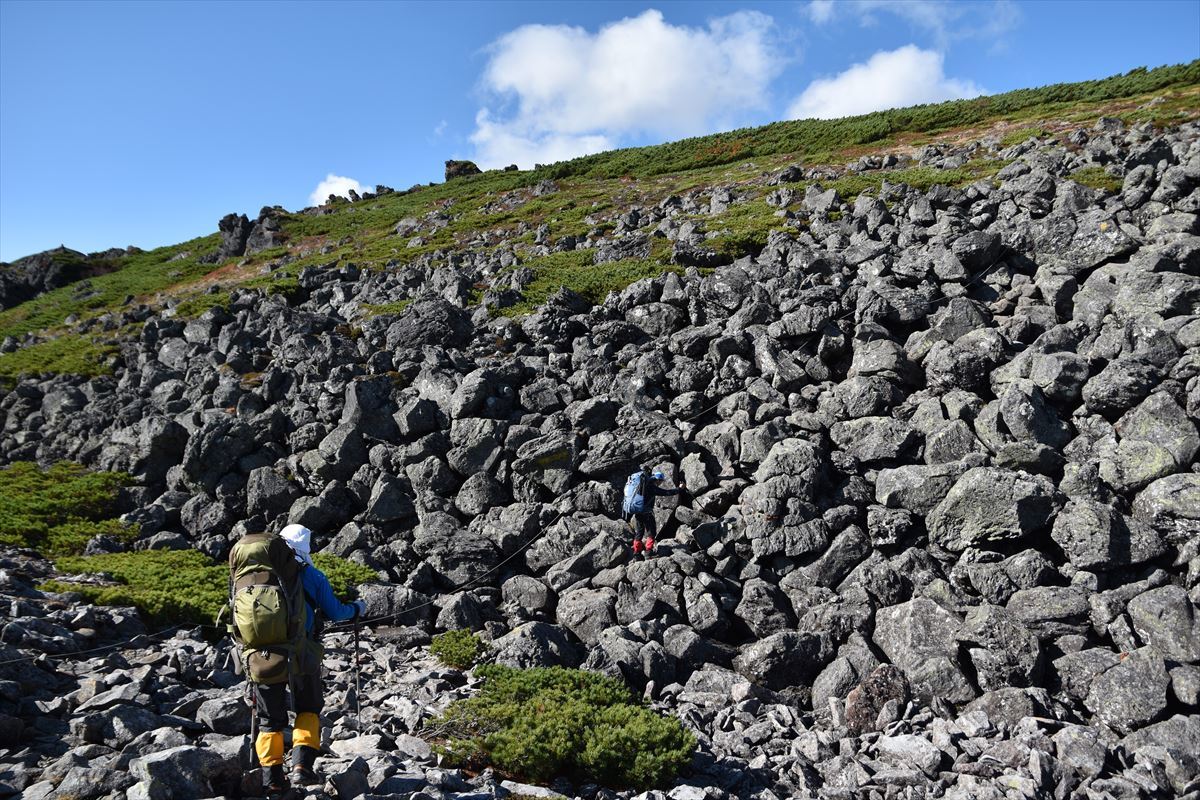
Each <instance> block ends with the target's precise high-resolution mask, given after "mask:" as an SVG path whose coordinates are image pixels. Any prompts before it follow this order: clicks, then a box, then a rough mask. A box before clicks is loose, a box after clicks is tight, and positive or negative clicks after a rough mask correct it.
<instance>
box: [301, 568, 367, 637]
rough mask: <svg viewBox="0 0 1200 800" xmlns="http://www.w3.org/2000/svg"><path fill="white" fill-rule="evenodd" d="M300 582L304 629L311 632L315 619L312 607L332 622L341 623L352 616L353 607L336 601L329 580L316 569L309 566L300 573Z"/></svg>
mask: <svg viewBox="0 0 1200 800" xmlns="http://www.w3.org/2000/svg"><path fill="white" fill-rule="evenodd" d="M300 582H301V583H302V584H303V585H304V610H305V611H306V612H308V613H307V615H306V619H305V623H304V629H305V630H306V631H308V632H309V633H312V632H313V625H314V624H315V617H314V614H313V606H314V605H316V606H317V607H318V608H320V609H321V613H322V614H324V615H325V618H326V619H328V620H330V621H332V622H341V621H343V620H347V619H350V618H351V617H353V616H354V606H348V605H346V604H345V603H343V602H342V601H340V600H338V599H337V595H335V594H334V593H333V587H332V586H330V585H329V578H326V577H325V573H324V572H321V570H319V569H317V568H316V567H314V566H312V565H309V566H307V567H305V568H304V569H303V570H301V572H300Z"/></svg>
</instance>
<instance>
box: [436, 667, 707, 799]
mask: <svg viewBox="0 0 1200 800" xmlns="http://www.w3.org/2000/svg"><path fill="white" fill-rule="evenodd" d="M475 674H476V675H479V676H480V677H482V678H484V682H483V685H482V687H481V689H480V692H479V694H478V695H476V696H475V697H471V698H467V699H465V700H456V701H455V702H454V703H452V704H451V705H450V706H449V707H448V708H447V709H446V712H445V713H444V714H443V715H442V716H441V717H439V718H438V719H436V720H433V721H432V722H431V723H429V726H428V729H429V730H430V731H432V732H433V733H434V735H436V736H438V737H440V738H441V739H442V740H443V741H444V744H442V745H441V751H442V752H443V754H445V755H446V756H448V757H449V759H450V760H451V761H453V762H455V763H459V764H462V765H464V766H469V767H471V768H473V769H482V768H484V767H487V766H492V767H495V768H496V769H499V770H502V771H504V772H510V773H512V774H514V775H518V776H521V777H523V778H525V779H528V780H533V781H540V782H547V781H550V780H552V779H554V778H556V777H559V776H566V777H568V778H571V779H572V780H575V781H579V782H587V781H592V782H598V783H602V784H604V785H606V786H611V787H616V788H629V789H635V790H642V789H649V788H651V787H655V786H663V785H666V784H667V783H669V782H670V781H671V779H672V778H674V777H675V776H676V775H677V774H678V773H679V771H680V770H681V769H683V768H684V767H685V766H687V764H688V763H690V761H691V759H692V754H693V752H694V751H695V747H696V739H695V737H694V736H693V735H692V734H691V733H690V732H689V731H688V730H687V729H685V728H684V727H683V724H682V723H681V722H680V721H679V720H677V719H675V718H673V717H664V716H662V715H659V714H656V713H655V712H654V711H651V710H650V709H648V708H646V707H645V706H643V705H641V704H640V703H639V702H638V701H636V700H635V699H634V698H633V696H632V695H631V694H630V692H629V689H628V688H627V687H626V686H625V685H624V684H623V683H622V682H621V681H619V680H617V679H615V678H610V677H608V676H606V675H600V674H598V673H594V672H586V671H583V670H574V669H563V668H561V667H551V668H539V669H529V670H520V669H513V668H511V667H505V666H500V665H497V664H487V665H484V666H481V667H477V668H476V670H475Z"/></svg>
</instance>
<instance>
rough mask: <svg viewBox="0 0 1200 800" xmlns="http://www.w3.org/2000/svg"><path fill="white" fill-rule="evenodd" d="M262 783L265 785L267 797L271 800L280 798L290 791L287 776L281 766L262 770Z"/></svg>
mask: <svg viewBox="0 0 1200 800" xmlns="http://www.w3.org/2000/svg"><path fill="white" fill-rule="evenodd" d="M263 772H264V773H265V775H263V778H264V782H265V783H266V789H267V797H269V798H271V800H276V798H281V797H284V796H286V795H287V793H288V792H289V791H291V788H292V787H291V785H290V784H289V783H288V779H287V774H286V773H285V772H284V771H283V764H275V765H274V766H271V767H267V768H266V769H264V770H263Z"/></svg>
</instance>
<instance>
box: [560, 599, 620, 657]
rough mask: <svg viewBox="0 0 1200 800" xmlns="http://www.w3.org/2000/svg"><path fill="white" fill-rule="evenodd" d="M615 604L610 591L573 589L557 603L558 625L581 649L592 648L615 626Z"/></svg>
mask: <svg viewBox="0 0 1200 800" xmlns="http://www.w3.org/2000/svg"><path fill="white" fill-rule="evenodd" d="M616 600H617V593H616V592H614V591H613V590H612V589H607V588H604V589H574V590H572V591H569V592H567V593H566V594H564V595H563V596H562V597H561V598H560V599H559V601H558V612H557V616H558V621H559V623H560V624H561V625H562V626H563V627H565V628H566V629H567V630H569V631H570V632H571V633H573V634H575V636H577V637H578V638H579V640H580V641H582V642H583V643H584V644H585V645H588V646H591V645H594V644H596V642H597V641H598V640H599V638H600V632H601V631H603V630H604V629H605V628H610V627H612V626H613V625H615V624H616V622H617V615H616V612H615V607H616Z"/></svg>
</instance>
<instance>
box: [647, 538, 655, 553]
mask: <svg viewBox="0 0 1200 800" xmlns="http://www.w3.org/2000/svg"><path fill="white" fill-rule="evenodd" d="M653 549H654V540H653V539H647V540H646V552H647V553H649V552H650V551H651V550H653Z"/></svg>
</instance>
